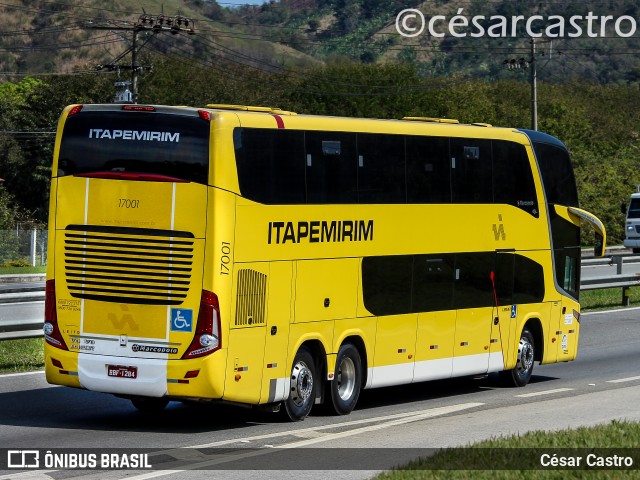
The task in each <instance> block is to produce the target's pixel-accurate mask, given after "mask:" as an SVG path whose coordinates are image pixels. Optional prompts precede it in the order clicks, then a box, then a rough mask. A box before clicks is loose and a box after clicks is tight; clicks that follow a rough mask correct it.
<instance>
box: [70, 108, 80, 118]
mask: <svg viewBox="0 0 640 480" xmlns="http://www.w3.org/2000/svg"><path fill="white" fill-rule="evenodd" d="M80 110H82V105H76V106H75V107H73V108H72V109H71V110H69V116H70V117H72V116H73V115H75V114H76V113H78V112H79V111H80Z"/></svg>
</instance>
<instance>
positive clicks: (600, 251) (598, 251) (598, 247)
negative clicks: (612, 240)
mask: <svg viewBox="0 0 640 480" xmlns="http://www.w3.org/2000/svg"><path fill="white" fill-rule="evenodd" d="M603 247H604V243H603V241H602V235H600V234H599V233H597V232H596V243H595V247H594V249H593V256H594V257H602V256H603V255H604V248H603Z"/></svg>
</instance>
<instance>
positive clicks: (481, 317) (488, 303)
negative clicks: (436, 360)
mask: <svg viewBox="0 0 640 480" xmlns="http://www.w3.org/2000/svg"><path fill="white" fill-rule="evenodd" d="M493 269H494V255H493V254H492V253H485V252H478V253H461V254H457V255H456V264H455V288H454V304H455V306H456V309H457V314H456V333H455V340H454V346H453V354H454V359H453V376H463V375H475V374H479V373H486V372H487V370H488V368H489V346H490V342H491V330H492V325H493V318H494V302H495V301H494V295H493V287H492V284H491V272H493Z"/></svg>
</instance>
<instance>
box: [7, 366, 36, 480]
mask: <svg viewBox="0 0 640 480" xmlns="http://www.w3.org/2000/svg"><path fill="white" fill-rule="evenodd" d="M39 373H44V370H36V371H35V372H18V373H3V374H2V375H0V378H5V377H22V376H25V375H37V374H39ZM0 478H2V477H0Z"/></svg>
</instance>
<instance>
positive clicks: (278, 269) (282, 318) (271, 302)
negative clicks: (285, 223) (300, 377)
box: [260, 262, 293, 403]
mask: <svg viewBox="0 0 640 480" xmlns="http://www.w3.org/2000/svg"><path fill="white" fill-rule="evenodd" d="M292 292H293V262H271V264H270V266H269V298H268V300H267V311H268V315H267V330H266V332H265V335H266V338H265V346H264V362H263V364H262V365H263V367H262V368H263V374H262V393H261V395H260V403H274V402H279V401H281V400H284V399H286V398H287V397H288V395H289V384H290V382H289V381H288V379H289V375H290V373H291V372H290V371H289V370H288V369H289V366H288V361H289V360H290V359H288V358H287V352H288V351H289V324H290V323H291V303H292V296H293V293H292Z"/></svg>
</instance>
